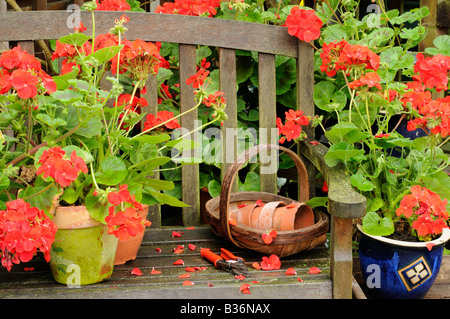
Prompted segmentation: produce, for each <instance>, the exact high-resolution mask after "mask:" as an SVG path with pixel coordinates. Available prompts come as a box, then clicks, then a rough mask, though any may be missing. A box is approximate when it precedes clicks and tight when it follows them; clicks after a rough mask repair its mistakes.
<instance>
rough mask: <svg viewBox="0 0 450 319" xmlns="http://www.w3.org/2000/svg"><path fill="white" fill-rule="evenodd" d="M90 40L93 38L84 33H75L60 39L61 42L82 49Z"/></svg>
mask: <svg viewBox="0 0 450 319" xmlns="http://www.w3.org/2000/svg"><path fill="white" fill-rule="evenodd" d="M90 38H91V37H89V36H87V35H85V34H84V33H73V34H69V35H65V36H63V37H61V38H59V42H60V43H64V44H71V45H74V46H77V47H80V46H82V45H83V44H84V43H85V42H86V41H87V40H89V39H90Z"/></svg>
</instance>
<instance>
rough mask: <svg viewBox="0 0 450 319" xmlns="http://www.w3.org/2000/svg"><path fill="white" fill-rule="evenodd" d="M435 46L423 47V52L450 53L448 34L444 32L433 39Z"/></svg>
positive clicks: (434, 53)
mask: <svg viewBox="0 0 450 319" xmlns="http://www.w3.org/2000/svg"><path fill="white" fill-rule="evenodd" d="M433 44H434V46H435V48H425V52H426V53H429V54H432V55H436V54H442V55H450V35H447V34H444V35H440V36H438V37H436V38H435V39H434V40H433Z"/></svg>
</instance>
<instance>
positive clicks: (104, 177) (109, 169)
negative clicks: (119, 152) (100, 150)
mask: <svg viewBox="0 0 450 319" xmlns="http://www.w3.org/2000/svg"><path fill="white" fill-rule="evenodd" d="M127 175H128V171H127V167H126V165H125V163H124V162H123V161H122V160H121V159H120V158H118V157H115V156H109V157H107V158H105V159H104V160H103V161H102V162H101V163H100V171H99V172H97V173H96V174H95V178H96V180H97V183H99V184H103V185H108V186H113V185H117V184H119V183H120V182H121V181H123V180H124V179H125V177H127Z"/></svg>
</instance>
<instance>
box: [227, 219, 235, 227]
mask: <svg viewBox="0 0 450 319" xmlns="http://www.w3.org/2000/svg"><path fill="white" fill-rule="evenodd" d="M228 224H230V225H231V226H236V225H237V221H236V219H235V218H228Z"/></svg>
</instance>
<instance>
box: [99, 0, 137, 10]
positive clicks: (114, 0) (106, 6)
mask: <svg viewBox="0 0 450 319" xmlns="http://www.w3.org/2000/svg"><path fill="white" fill-rule="evenodd" d="M95 2H96V3H97V8H96V9H95V10H97V11H129V10H131V7H130V5H129V4H128V2H127V1H126V0H101V1H100V0H95Z"/></svg>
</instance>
